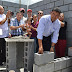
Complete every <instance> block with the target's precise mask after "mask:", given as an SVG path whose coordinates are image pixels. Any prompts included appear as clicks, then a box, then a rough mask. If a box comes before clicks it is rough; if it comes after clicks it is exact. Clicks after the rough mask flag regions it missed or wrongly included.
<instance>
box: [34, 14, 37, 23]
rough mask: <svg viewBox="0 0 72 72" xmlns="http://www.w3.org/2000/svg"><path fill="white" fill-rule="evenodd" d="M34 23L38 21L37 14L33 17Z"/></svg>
mask: <svg viewBox="0 0 72 72" xmlns="http://www.w3.org/2000/svg"><path fill="white" fill-rule="evenodd" d="M33 21H34V22H36V21H37V15H36V14H34V15H33Z"/></svg>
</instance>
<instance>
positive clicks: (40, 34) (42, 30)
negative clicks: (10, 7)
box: [37, 18, 45, 54]
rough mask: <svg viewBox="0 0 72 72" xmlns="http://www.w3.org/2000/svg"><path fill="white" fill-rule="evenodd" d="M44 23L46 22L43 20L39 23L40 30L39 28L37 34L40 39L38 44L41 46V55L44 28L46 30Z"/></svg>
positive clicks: (40, 51) (41, 51)
mask: <svg viewBox="0 0 72 72" xmlns="http://www.w3.org/2000/svg"><path fill="white" fill-rule="evenodd" d="M44 22H45V19H43V18H41V19H40V21H39V25H38V28H37V33H38V35H37V38H38V44H39V51H38V53H39V54H43V45H42V39H43V32H44V28H45V25H44Z"/></svg>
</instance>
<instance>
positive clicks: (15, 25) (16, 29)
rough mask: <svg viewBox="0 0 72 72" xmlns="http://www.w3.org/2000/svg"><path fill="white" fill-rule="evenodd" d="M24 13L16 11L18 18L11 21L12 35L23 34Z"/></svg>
mask: <svg viewBox="0 0 72 72" xmlns="http://www.w3.org/2000/svg"><path fill="white" fill-rule="evenodd" d="M21 18H22V14H21V12H17V13H16V18H15V19H14V20H13V21H11V24H10V29H11V34H12V36H19V35H23V30H22V28H23V23H22V22H21Z"/></svg>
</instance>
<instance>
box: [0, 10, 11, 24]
mask: <svg viewBox="0 0 72 72" xmlns="http://www.w3.org/2000/svg"><path fill="white" fill-rule="evenodd" d="M9 15H10V11H8V12H7V14H6V18H5V19H3V20H2V21H1V22H0V25H2V24H4V23H5V22H6V20H7V18H9Z"/></svg>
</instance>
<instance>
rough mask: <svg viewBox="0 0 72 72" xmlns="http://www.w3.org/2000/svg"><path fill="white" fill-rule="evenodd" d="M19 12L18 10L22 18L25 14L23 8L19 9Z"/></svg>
mask: <svg viewBox="0 0 72 72" xmlns="http://www.w3.org/2000/svg"><path fill="white" fill-rule="evenodd" d="M19 10H20V12H21V13H22V16H23V15H24V13H25V9H24V8H20V9H19Z"/></svg>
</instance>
